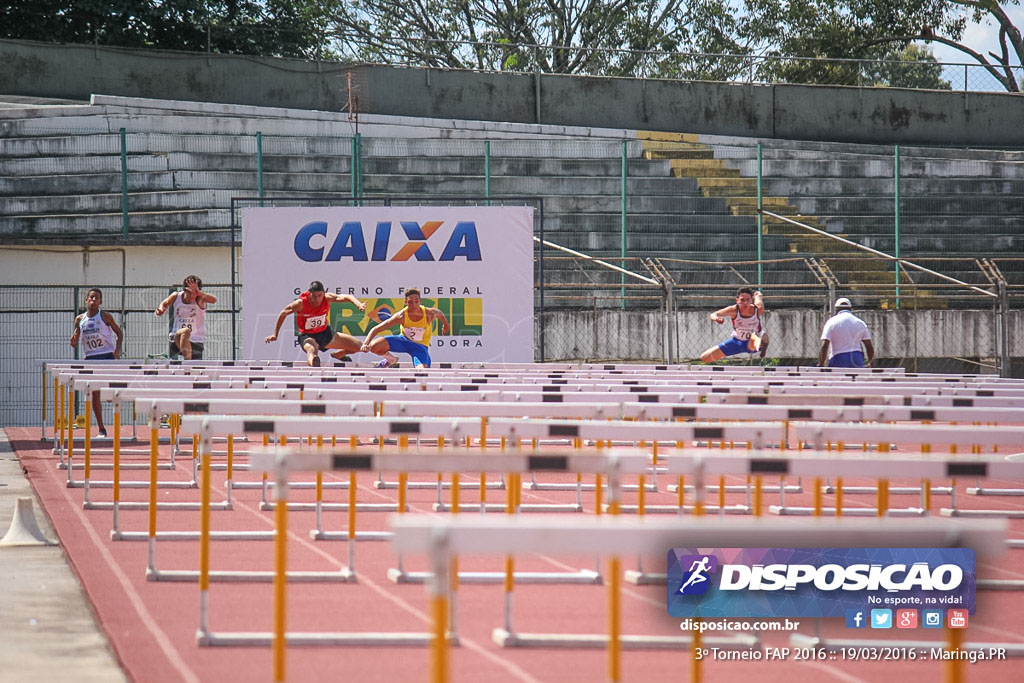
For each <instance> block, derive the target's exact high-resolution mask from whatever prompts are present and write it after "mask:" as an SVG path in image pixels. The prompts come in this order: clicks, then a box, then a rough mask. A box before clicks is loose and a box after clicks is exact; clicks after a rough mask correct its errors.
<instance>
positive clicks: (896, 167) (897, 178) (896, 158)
mask: <svg viewBox="0 0 1024 683" xmlns="http://www.w3.org/2000/svg"><path fill="white" fill-rule="evenodd" d="M893 160H894V162H895V165H894V168H893V185H894V187H895V190H896V197H895V201H894V202H893V204H894V209H895V212H896V214H895V217H894V218H895V222H894V227H895V231H896V235H895V238H896V253H895V254H894V255H895V256H896V258H899V257H900V146H899V145H896V146H895V152H894V159H893ZM894 265H895V267H896V308H897V309H899V307H900V264H899V263H896V264H894Z"/></svg>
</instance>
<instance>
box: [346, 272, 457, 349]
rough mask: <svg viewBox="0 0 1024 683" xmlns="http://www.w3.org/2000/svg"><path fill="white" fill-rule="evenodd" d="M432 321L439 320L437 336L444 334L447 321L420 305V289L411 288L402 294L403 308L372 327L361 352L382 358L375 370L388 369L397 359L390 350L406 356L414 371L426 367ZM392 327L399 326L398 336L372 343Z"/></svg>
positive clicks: (433, 310) (447, 327)
mask: <svg viewBox="0 0 1024 683" xmlns="http://www.w3.org/2000/svg"><path fill="white" fill-rule="evenodd" d="M435 320H440V321H441V334H448V331H449V325H448V318H446V317H445V316H444V313H442V312H441V311H440V310H439V309H437V308H426V307H424V306H422V305H420V290H418V289H416V288H415V287H412V288H410V289H409V290H408V291H406V293H405V307H404V308H402V310H400V311H398V312H397V313H395V314H394V315H393V316H391V317H390V318H388V319H387V320H385V321H383V322H381V323H380V324H378V325H376V326H374V328H373V329H372V330H370V331H369V332H368V333H367V335H366V339H365V340H363V346H362V350H363V351H372V352H373V353H375V354H377V355H378V356H384V358H382V359H381V360H380V362H379V363H378V364H377V367H380V368H387V367H391V366H392V365H395V364H396V363H397V362H398V357H397V356H395V355H394V354H393V353H391V352H392V351H394V352H395V353H408V354H409V355H410V356H412V365H413V367H414V368H418V367H427V368H429V367H430V337H431V334H432V332H433V327H434V321H435ZM396 325H401V326H402V333H401V334H400V335H398V334H392V335H388V336H386V337H380V338H379V339H376V340H374V337H376V336H377V335H378V334H380V333H381V332H383V331H384V330H386V329H389V328H392V327H394V326H396Z"/></svg>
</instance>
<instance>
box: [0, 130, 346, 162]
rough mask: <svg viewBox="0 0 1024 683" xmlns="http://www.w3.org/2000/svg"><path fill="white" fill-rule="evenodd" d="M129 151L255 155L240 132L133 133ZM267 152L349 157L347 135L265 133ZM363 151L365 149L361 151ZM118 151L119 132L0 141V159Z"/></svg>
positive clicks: (251, 141)
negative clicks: (324, 135)
mask: <svg viewBox="0 0 1024 683" xmlns="http://www.w3.org/2000/svg"><path fill="white" fill-rule="evenodd" d="M126 144H127V151H128V153H129V154H133V153H136V154H138V153H141V154H149V153H160V152H194V153H204V154H251V155H253V156H255V155H256V138H255V137H252V136H239V135H175V134H171V133H163V132H160V133H157V132H153V133H132V134H130V135H128V136H127V137H126ZM263 153H264V154H267V155H275V154H281V155H303V154H313V155H328V156H339V157H345V158H348V157H350V156H351V154H352V142H351V139H350V138H338V137H302V136H289V137H285V136H281V137H278V136H264V137H263ZM364 153H365V151H364ZM90 154H117V155H120V154H121V137H120V135H118V134H116V133H115V134H107V133H97V134H88V135H55V136H47V137H34V138H7V139H3V140H2V142H0V159H9V158H18V157H40V156H41V157H50V156H58V157H59V156H81V155H90Z"/></svg>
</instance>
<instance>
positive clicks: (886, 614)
mask: <svg viewBox="0 0 1024 683" xmlns="http://www.w3.org/2000/svg"><path fill="white" fill-rule="evenodd" d="M871 628H892V610H891V609H873V610H871Z"/></svg>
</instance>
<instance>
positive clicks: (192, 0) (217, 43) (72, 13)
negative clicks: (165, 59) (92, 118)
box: [0, 0, 322, 57]
mask: <svg viewBox="0 0 1024 683" xmlns="http://www.w3.org/2000/svg"><path fill="white" fill-rule="evenodd" d="M0 37H3V38H17V39H22V40H39V41H44V42H57V43H94V44H97V45H117V46H121V47H154V48H161V49H165V50H190V51H195V52H205V51H206V50H207V49H208V48H209V49H210V51H212V52H224V53H244V54H255V55H267V56H286V57H312V56H314V55H315V54H316V53H317V49H318V47H319V46H320V44H321V40H320V39H321V37H322V36H320V35H319V34H318V32H317V31H316V29H315V26H314V25H313V24H312V23H310V20H309V18H308V17H307V16H306V15H305V14H304V13H303V7H302V3H295V2H292V1H290V0H262V1H261V0H75V2H67V0H63V1H60V0H15V1H14V2H5V3H4V4H3V5H0Z"/></svg>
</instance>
